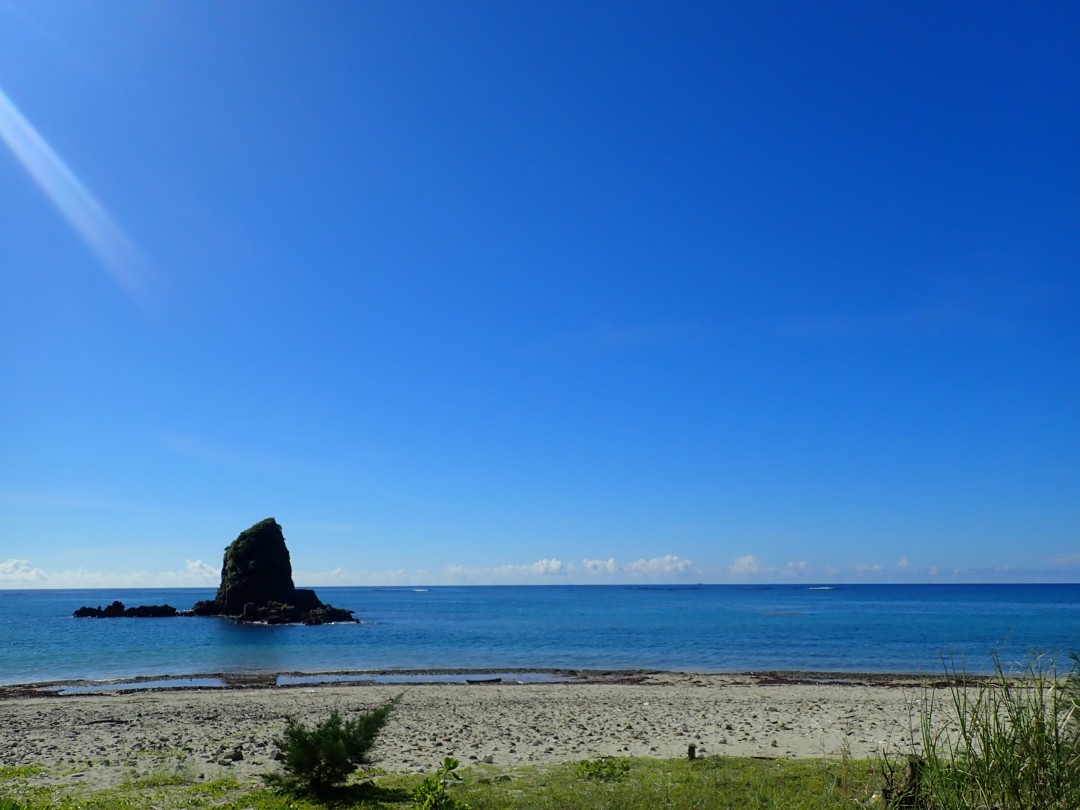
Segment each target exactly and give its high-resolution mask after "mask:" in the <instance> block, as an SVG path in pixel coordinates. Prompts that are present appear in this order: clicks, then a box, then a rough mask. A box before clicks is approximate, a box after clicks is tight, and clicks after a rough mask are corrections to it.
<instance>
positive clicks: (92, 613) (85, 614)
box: [73, 599, 179, 619]
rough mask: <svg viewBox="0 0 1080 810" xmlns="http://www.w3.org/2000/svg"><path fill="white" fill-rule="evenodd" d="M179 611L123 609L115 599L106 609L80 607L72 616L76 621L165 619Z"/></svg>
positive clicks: (141, 607)
mask: <svg viewBox="0 0 1080 810" xmlns="http://www.w3.org/2000/svg"><path fill="white" fill-rule="evenodd" d="M178 614H179V611H178V610H177V609H176V608H174V607H173V606H172V605H139V606H138V607H130V608H125V607H124V603H123V602H121V601H120V600H119V599H117V600H116V601H115V602H113V603H112V604H111V605H107V606H106V607H101V606H100V605H99V606H98V607H81V608H79V609H78V610H76V611H75V613H74V614H73V615H74V616H75V618H77V619H85V618H91V619H118V618H127V619H131V618H136V619H146V618H154V619H156V618H167V617H170V616H176V615H178Z"/></svg>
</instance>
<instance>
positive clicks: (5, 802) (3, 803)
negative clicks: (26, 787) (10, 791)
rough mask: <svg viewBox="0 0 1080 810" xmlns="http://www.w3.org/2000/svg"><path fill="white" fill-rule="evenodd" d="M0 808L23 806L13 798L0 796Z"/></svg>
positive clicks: (10, 808) (15, 809)
mask: <svg viewBox="0 0 1080 810" xmlns="http://www.w3.org/2000/svg"><path fill="white" fill-rule="evenodd" d="M0 810H23V806H22V805H21V804H19V803H18V802H17V801H15V800H14V799H5V798H2V797H0Z"/></svg>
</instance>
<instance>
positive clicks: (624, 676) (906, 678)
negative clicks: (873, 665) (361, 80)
mask: <svg viewBox="0 0 1080 810" xmlns="http://www.w3.org/2000/svg"><path fill="white" fill-rule="evenodd" d="M425 676H430V679H426V678H425ZM470 676H476V679H477V680H482V679H485V678H490V677H492V676H502V680H503V681H504V682H505V685H527V684H530V683H534V684H535V683H547V684H565V685H587V684H595V683H611V684H618V683H621V684H630V683H636V682H639V681H640V680H641V679H642V678H645V677H662V676H686V677H707V678H714V677H736V678H737V677H746V678H754V679H757V680H758V682H759V683H761V684H763V685H765V684H777V685H779V684H822V685H836V686H858V685H876V686H888V687H904V686H933V687H935V688H941V687H946V686H950V685H962V684H965V683H968V684H971V683H977V682H981V681H985V680H987V679H988V678H991V677H992V675H988V674H978V673H977V674H969V673H954V674H949V673H947V672H944V671H943V672H941V673H936V674H928V673H925V672H859V671H851V672H849V671H817V670H723V671H717V670H657V669H603V668H595V669H592V668H590V669H573V668H558V667H554V668H548V667H441V668H418V669H386V668H384V669H364V670H356V669H335V670H279V671H273V672H196V673H175V674H161V675H131V676H118V677H113V678H101V679H94V678H70V679H60V680H49V681H28V682H23V683H9V684H0V701H4V700H13V699H19V698H23V697H57V698H64V697H75V696H89V695H104V694H132V693H149V692H174V691H185V690H212V691H215V692H230V691H234V690H241V689H295V688H312V687H315V688H321V687H328V686H340V687H361V686H376V685H395V684H397V685H399V686H402V687H405V686H419V685H432V684H440V683H445V684H454V683H460V684H465V683H467V682H468V681H469V680H471V679H470ZM521 676H525V677H526V678H528V679H527V680H521V679H520V677H521ZM530 676H539V677H540V678H544V680H537V679H536V678H535V677H530ZM515 677H516V678H518V679H517V680H516V681H515V680H514V678H515ZM455 678H460V679H461V680H460V681H456V680H454V679H455ZM282 679H286V680H285V681H284V682H283V680H282ZM395 679H400V680H395ZM210 681H213V682H215V683H213V684H211V683H208V682H210ZM290 681H291V682H290ZM155 684H162V685H161V686H155ZM166 684H167V685H166ZM68 689H70V690H74V691H70V692H67V693H65V692H64V690H68Z"/></svg>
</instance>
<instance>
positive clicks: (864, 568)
mask: <svg viewBox="0 0 1080 810" xmlns="http://www.w3.org/2000/svg"><path fill="white" fill-rule="evenodd" d="M853 567H854V569H855V571H856V572H857V573H858V574H859V575H860V576H867V575H870V574H880V573H882V572H883V571H884V570H885V569H884V568H882V567H881V566H880V565H878V564H877V563H858V564H857V565H855V566H853Z"/></svg>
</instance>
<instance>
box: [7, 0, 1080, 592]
mask: <svg viewBox="0 0 1080 810" xmlns="http://www.w3.org/2000/svg"><path fill="white" fill-rule="evenodd" d="M0 142H2V145H0V587H7V588H17V587H69V586H87V587H91V586H95V587H96V586H100V587H121V586H125V585H147V586H150V585H213V584H216V582H217V574H218V567H219V566H220V563H221V555H222V550H223V548H224V547H225V545H226V544H227V543H228V542H230V541H231V540H232V539H234V538H235V537H236V535H237V534H238V533H239V532H240V531H241V530H243V529H244V528H246V527H247V526H249V525H251V524H252V523H255V522H256V521H258V520H261V519H262V518H265V517H268V516H274V517H276V518H277V519H278V521H279V522H280V523H281V524H282V526H283V528H284V530H285V536H286V538H287V540H288V543H289V546H290V549H291V552H292V558H293V565H294V568H295V570H296V578H297V580H298V581H299V582H300V583H302V584H310V585H334V584H396V583H401V584H407V583H408V584H442V583H502V582H524V583H533V582H544V583H549V582H550V583H556V582H598V583H599V582H634V581H648V582H661V581H662V582H787V581H792V580H795V579H801V580H805V581H814V582H834V581H836V582H860V581H868V582H873V581H885V582H904V581H918V582H926V581H942V582H948V581H990V582H996V581H1013V580H1020V581H1045V580H1053V581H1078V580H1080V317H1078V313H1080V5H1078V4H1076V3H1075V2H1063V3H1052V2H1050V3H1038V4H1031V3H1008V2H1000V3H999V2H993V3H986V2H980V3H976V2H971V3H954V2H944V3H942V2H905V3H890V4H882V3H875V2H866V3H862V2H840V3H837V2H828V0H825V1H824V2H814V3H807V2H790V3H786V2H760V0H754V1H753V2H736V3H726V2H715V1H714V0H710V2H704V3H691V2H685V3H670V2H656V3H651V2H650V3H645V2H630V3H608V2H604V3H589V2H583V1H582V0H574V1H573V2H565V3H560V2H542V3H516V2H511V3H508V2H503V0H499V1H498V2H490V3H488V2H472V1H471V0H470V2H460V3H435V2H404V1H402V2H363V3H361V2H345V1H344V0H342V1H341V2H330V1H329V0H328V1H327V2H318V3H307V2H273V1H272V0H266V1H264V2H259V3H210V2H206V3H191V2H176V1H173V0H160V1H159V2H153V3H148V2H143V0H131V1H129V0H112V1H111V2H109V3H107V4H100V3H86V2H75V0H65V1H64V2H56V1H55V0H0Z"/></svg>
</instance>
